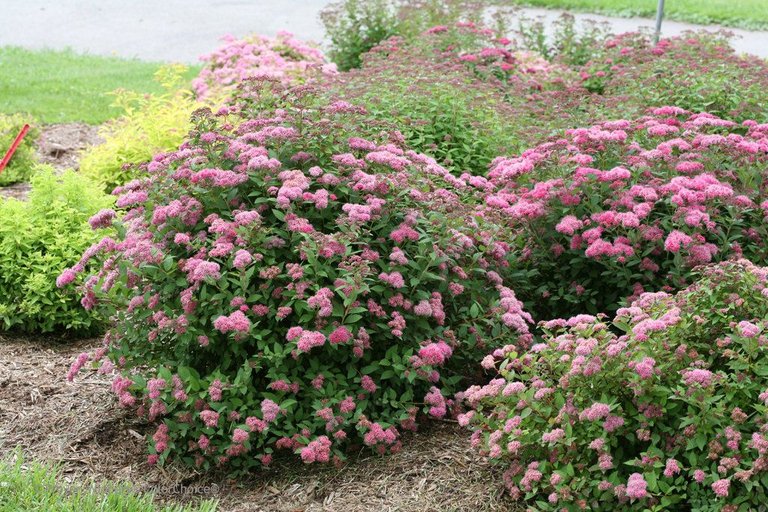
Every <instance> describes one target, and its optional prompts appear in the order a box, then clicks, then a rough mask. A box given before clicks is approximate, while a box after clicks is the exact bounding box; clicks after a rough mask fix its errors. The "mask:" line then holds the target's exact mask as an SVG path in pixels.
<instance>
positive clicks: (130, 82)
mask: <svg viewBox="0 0 768 512" xmlns="http://www.w3.org/2000/svg"><path fill="white" fill-rule="evenodd" d="M161 66H162V63H157V62H143V61H140V60H136V59H133V60H129V59H121V58H118V57H99V56H95V55H83V54H78V53H75V52H74V51H72V50H63V51H58V50H26V49H23V48H19V47H8V46H6V47H0V113H5V114H13V113H17V112H26V113H29V114H31V115H33V116H34V117H35V118H36V119H38V120H39V121H40V122H42V123H65V122H75V121H79V122H84V123H88V124H101V123H103V122H104V121H106V120H108V119H111V118H113V117H116V116H117V115H119V114H120V113H121V110H120V109H118V108H115V107H112V106H111V103H112V97H111V96H110V94H109V93H110V92H111V91H114V90H115V89H118V88H123V89H129V90H134V91H137V92H160V91H161V90H162V88H161V87H160V85H159V84H158V83H156V82H155V81H154V80H153V75H154V73H155V72H156V71H157V70H158V68H159V67H161ZM198 71H199V67H194V68H191V69H189V70H188V71H187V78H189V79H191V78H192V77H193V76H194V75H196V74H197V72H198Z"/></svg>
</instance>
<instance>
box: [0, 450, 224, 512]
mask: <svg viewBox="0 0 768 512" xmlns="http://www.w3.org/2000/svg"><path fill="white" fill-rule="evenodd" d="M0 489H2V492H0V511H2V512H17V511H21V510H23V511H25V512H32V511H41V512H42V511H45V512H155V511H157V512H213V511H215V510H216V504H215V503H214V502H211V501H204V502H202V503H200V504H199V505H197V506H190V505H164V506H159V505H155V504H154V503H153V502H152V495H151V494H136V493H135V492H133V490H132V489H131V488H130V486H128V485H125V484H117V483H115V484H104V485H101V486H98V485H95V486H89V485H87V484H83V485H82V487H80V488H78V487H77V484H72V483H71V482H67V481H66V480H64V478H62V476H61V473H60V471H59V469H58V468H57V467H50V466H47V465H44V464H41V463H39V462H30V461H26V460H24V459H23V458H22V457H21V456H20V455H19V456H17V457H16V460H0Z"/></svg>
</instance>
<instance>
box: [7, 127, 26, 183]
mask: <svg viewBox="0 0 768 512" xmlns="http://www.w3.org/2000/svg"><path fill="white" fill-rule="evenodd" d="M28 131H29V125H28V124H25V125H24V127H23V128H22V129H21V131H20V132H19V134H18V135H17V136H16V138H15V139H13V144H11V147H10V148H8V151H7V152H6V153H5V156H4V157H3V161H2V162H0V173H2V172H3V170H4V169H5V166H6V165H8V162H10V161H11V157H12V156H13V154H14V153H15V152H16V149H18V147H19V144H21V140H22V139H23V138H24V136H25V135H26V134H27V132H28Z"/></svg>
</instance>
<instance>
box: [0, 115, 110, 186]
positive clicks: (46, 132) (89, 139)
mask: <svg viewBox="0 0 768 512" xmlns="http://www.w3.org/2000/svg"><path fill="white" fill-rule="evenodd" d="M98 130H99V127H98V126H91V125H87V124H83V123H64V124H51V125H47V126H43V127H42V128H41V129H40V138H39V139H38V140H37V143H36V156H37V159H38V161H40V162H41V163H44V164H49V165H52V166H53V167H54V168H55V169H56V170H57V171H63V170H64V169H78V168H79V164H78V160H79V158H80V152H81V151H83V150H84V149H85V148H87V147H88V146H92V145H94V144H99V143H100V142H102V139H101V138H100V137H99V135H98ZM28 193H29V183H17V184H15V185H10V186H7V187H0V197H14V198H16V199H21V200H24V199H25V198H26V197H27V194H28Z"/></svg>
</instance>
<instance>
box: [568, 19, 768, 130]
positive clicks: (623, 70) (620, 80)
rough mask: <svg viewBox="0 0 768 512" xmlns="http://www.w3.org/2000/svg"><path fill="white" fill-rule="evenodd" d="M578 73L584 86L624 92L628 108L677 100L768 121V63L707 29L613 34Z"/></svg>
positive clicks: (738, 119)
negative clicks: (652, 35) (667, 34)
mask: <svg viewBox="0 0 768 512" xmlns="http://www.w3.org/2000/svg"><path fill="white" fill-rule="evenodd" d="M580 73H581V76H582V79H583V81H584V85H585V86H586V87H587V88H589V89H590V90H593V91H596V92H598V93H601V94H603V95H608V96H622V97H624V98H626V100H625V102H624V103H625V105H626V106H627V107H630V108H632V107H633V106H636V108H638V109H644V108H648V107H661V106H664V105H676V106H678V107H681V108H684V109H686V110H691V111H693V112H709V113H710V114H713V115H716V116H720V117H723V118H726V119H730V120H733V121H736V122H741V121H746V120H749V119H752V120H756V121H758V122H761V123H764V122H767V121H768V107H766V105H765V102H764V101H763V96H764V91H765V89H766V88H767V87H768V64H766V62H765V60H764V59H760V58H758V57H754V56H748V55H747V56H741V55H737V54H736V53H735V51H734V50H733V48H732V47H731V46H730V44H729V41H728V38H727V37H718V36H717V35H713V34H712V33H709V32H702V33H689V34H685V35H683V36H680V37H672V38H667V39H662V40H661V41H659V43H658V44H653V43H652V42H651V41H650V39H649V38H648V37H645V36H641V35H639V34H624V35H620V36H615V37H612V38H609V39H608V40H607V41H606V43H605V45H604V47H603V50H602V51H601V52H599V53H598V55H597V56H595V58H594V59H593V60H592V61H590V62H588V63H587V64H586V65H585V66H584V68H583V69H582V70H581V72H580ZM623 115H625V114H623Z"/></svg>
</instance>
